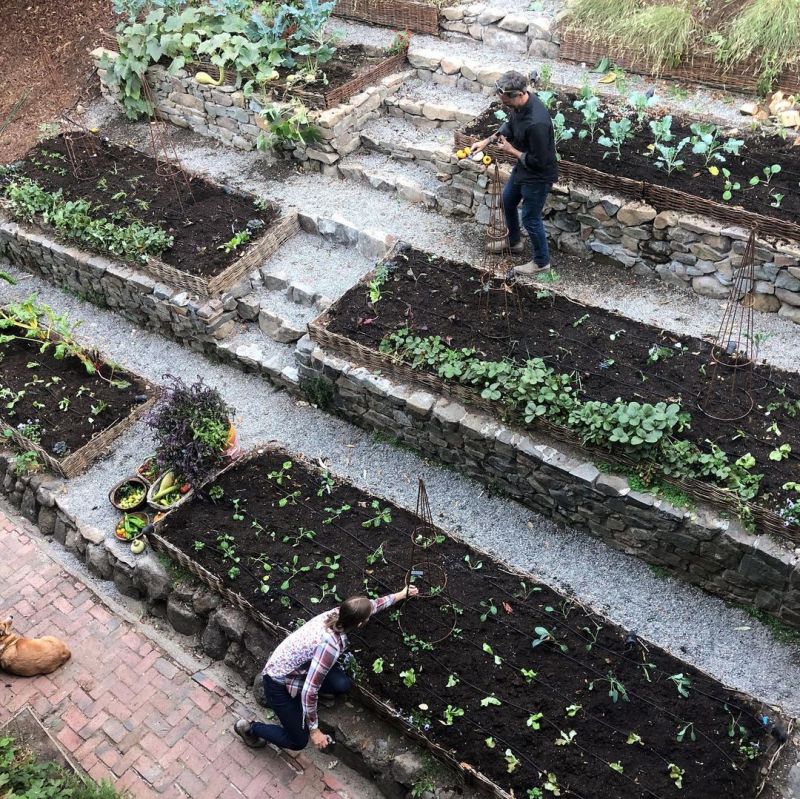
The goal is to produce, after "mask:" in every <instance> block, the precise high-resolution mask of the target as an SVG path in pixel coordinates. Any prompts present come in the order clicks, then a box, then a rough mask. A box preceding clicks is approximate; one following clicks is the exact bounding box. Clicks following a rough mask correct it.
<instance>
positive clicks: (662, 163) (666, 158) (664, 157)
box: [656, 136, 689, 175]
mask: <svg viewBox="0 0 800 799" xmlns="http://www.w3.org/2000/svg"><path fill="white" fill-rule="evenodd" d="M688 143H689V137H688V136H686V137H685V138H683V139H681V140H680V141H679V142H678V143H677V144H674V145H671V146H667V145H666V144H657V145H656V152H657V153H658V156H657V157H656V166H657V167H658V168H659V169H663V170H664V171H665V172H666V173H667V175H671V174H672V173H673V172H675V171H682V170H683V167H684V162H683V160H682V159H681V158H680V154H681V152H682V151H683V149H684V147H686V145H687V144H688Z"/></svg>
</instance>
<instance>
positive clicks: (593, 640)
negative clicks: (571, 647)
mask: <svg viewBox="0 0 800 799" xmlns="http://www.w3.org/2000/svg"><path fill="white" fill-rule="evenodd" d="M592 624H593V625H594V630H592V629H591V627H582V628H581V629H582V630H583V631H584V632H585V633H586V635H588V636H589V638H591V641H589V643H588V644H586V651H587V652H591V651H592V647H593V646H594V645H595V644H596V643H597V636H598V635H600V631H601V630H602V629H603V628H602V626H601V625H599V624H598V623H597V622H594V621H593V622H592Z"/></svg>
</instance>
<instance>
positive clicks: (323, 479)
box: [317, 469, 336, 510]
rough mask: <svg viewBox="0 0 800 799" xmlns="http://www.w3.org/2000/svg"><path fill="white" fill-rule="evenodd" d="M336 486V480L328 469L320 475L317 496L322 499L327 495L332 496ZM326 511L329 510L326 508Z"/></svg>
mask: <svg viewBox="0 0 800 799" xmlns="http://www.w3.org/2000/svg"><path fill="white" fill-rule="evenodd" d="M335 486H336V483H335V482H334V480H333V478H332V477H331V475H330V473H329V472H328V470H327V469H326V470H325V471H324V472H322V474H321V475H320V487H319V488H318V489H317V496H318V497H321V496H324V495H325V494H330V493H331V492H332V491H333V489H334V487H335ZM326 510H327V508H326Z"/></svg>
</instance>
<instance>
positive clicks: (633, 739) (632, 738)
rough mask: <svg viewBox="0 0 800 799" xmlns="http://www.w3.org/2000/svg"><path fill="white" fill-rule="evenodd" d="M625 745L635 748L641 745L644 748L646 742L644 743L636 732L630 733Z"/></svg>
mask: <svg viewBox="0 0 800 799" xmlns="http://www.w3.org/2000/svg"><path fill="white" fill-rule="evenodd" d="M625 743H626V744H628V745H629V746H633V744H639V745H640V746H644V742H643V741H642V736H641V735H639V734H638V733H635V732H631V733H628V737H627V739H626V740H625Z"/></svg>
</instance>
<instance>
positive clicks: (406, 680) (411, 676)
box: [400, 669, 417, 688]
mask: <svg viewBox="0 0 800 799" xmlns="http://www.w3.org/2000/svg"><path fill="white" fill-rule="evenodd" d="M400 679H401V680H402V681H403V685H405V687H406V688H411V686H412V685H414V684H415V683H416V682H417V675H416V673H415V672H414V669H406V670H405V671H401V672H400Z"/></svg>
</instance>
